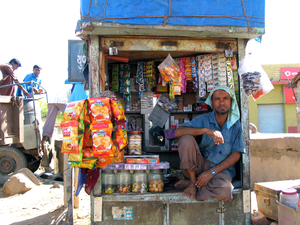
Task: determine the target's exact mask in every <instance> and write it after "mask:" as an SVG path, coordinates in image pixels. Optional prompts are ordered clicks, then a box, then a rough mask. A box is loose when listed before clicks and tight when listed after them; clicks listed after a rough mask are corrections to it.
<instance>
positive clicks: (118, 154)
mask: <svg viewBox="0 0 300 225" xmlns="http://www.w3.org/2000/svg"><path fill="white" fill-rule="evenodd" d="M113 144H114V146H115V147H116V151H115V161H114V163H122V162H124V150H120V149H119V147H118V144H117V141H116V140H115V139H113Z"/></svg>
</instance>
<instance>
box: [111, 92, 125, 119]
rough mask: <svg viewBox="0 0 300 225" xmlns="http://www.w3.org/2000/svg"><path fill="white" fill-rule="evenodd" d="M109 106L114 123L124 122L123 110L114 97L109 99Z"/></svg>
mask: <svg viewBox="0 0 300 225" xmlns="http://www.w3.org/2000/svg"><path fill="white" fill-rule="evenodd" d="M110 104H111V109H112V113H113V117H114V119H115V121H116V122H118V121H126V116H125V112H124V108H123V106H122V104H121V102H120V101H119V100H118V99H117V98H116V97H111V98H110Z"/></svg>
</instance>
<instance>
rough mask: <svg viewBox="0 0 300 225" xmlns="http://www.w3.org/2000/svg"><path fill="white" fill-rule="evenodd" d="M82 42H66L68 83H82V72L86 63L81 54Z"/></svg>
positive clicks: (84, 57) (83, 79)
mask: <svg viewBox="0 0 300 225" xmlns="http://www.w3.org/2000/svg"><path fill="white" fill-rule="evenodd" d="M83 44H84V41H81V40H69V41H68V51H69V53H68V81H69V82H84V81H85V78H84V75H83V70H84V67H85V63H86V56H85V55H84V54H83Z"/></svg>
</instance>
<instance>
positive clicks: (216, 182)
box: [175, 86, 245, 201]
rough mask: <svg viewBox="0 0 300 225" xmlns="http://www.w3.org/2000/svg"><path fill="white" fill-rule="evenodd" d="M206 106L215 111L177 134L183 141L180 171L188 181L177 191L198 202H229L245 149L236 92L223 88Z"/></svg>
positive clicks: (179, 144)
mask: <svg viewBox="0 0 300 225" xmlns="http://www.w3.org/2000/svg"><path fill="white" fill-rule="evenodd" d="M205 103H206V104H208V105H210V106H211V107H212V109H213V110H214V111H212V112H209V113H206V114H202V115H198V116H196V117H195V118H194V119H193V120H192V121H190V122H188V123H184V124H182V125H181V126H180V127H179V128H178V129H176V131H175V136H177V137H181V138H180V140H179V143H178V152H179V157H180V160H181V163H180V169H181V171H182V173H183V174H184V175H185V176H186V177H187V178H189V180H181V181H179V182H177V183H176V184H175V187H176V188H185V190H184V192H183V194H184V195H186V196H187V197H189V198H191V199H193V198H194V197H195V199H196V200H198V201H204V200H206V199H207V198H209V197H212V198H215V199H217V200H219V201H230V200H232V189H233V186H232V184H231V181H232V178H233V177H234V176H235V174H236V172H235V163H236V162H237V161H238V160H239V159H240V157H241V153H244V149H245V147H244V142H243V137H242V127H241V123H240V120H239V118H240V113H239V109H238V106H237V102H236V98H235V95H234V91H233V90H232V89H230V88H228V87H224V86H221V87H216V88H215V89H213V90H212V91H211V93H210V95H209V96H208V98H207V100H206V102H205ZM198 135H202V140H201V142H200V143H199V145H198V143H197V142H196V140H195V138H194V136H198Z"/></svg>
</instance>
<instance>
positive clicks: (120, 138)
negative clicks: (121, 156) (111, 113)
mask: <svg viewBox="0 0 300 225" xmlns="http://www.w3.org/2000/svg"><path fill="white" fill-rule="evenodd" d="M115 134H116V142H117V145H118V148H119V150H120V151H121V150H123V149H124V148H125V147H126V146H127V144H128V136H127V129H126V126H125V123H124V122H119V123H117V129H116V133H115Z"/></svg>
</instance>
